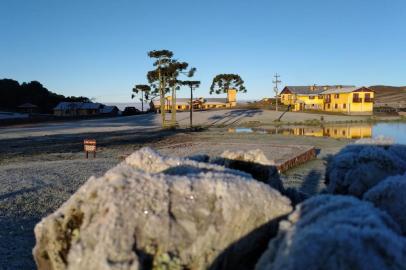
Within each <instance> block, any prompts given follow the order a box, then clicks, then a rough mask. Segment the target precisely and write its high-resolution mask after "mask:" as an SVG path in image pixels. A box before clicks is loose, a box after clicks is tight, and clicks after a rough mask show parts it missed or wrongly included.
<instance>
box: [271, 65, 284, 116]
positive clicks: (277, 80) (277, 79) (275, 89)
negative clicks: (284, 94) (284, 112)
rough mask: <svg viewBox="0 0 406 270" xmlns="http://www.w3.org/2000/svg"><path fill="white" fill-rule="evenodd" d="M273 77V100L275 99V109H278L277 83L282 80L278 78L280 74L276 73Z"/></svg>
mask: <svg viewBox="0 0 406 270" xmlns="http://www.w3.org/2000/svg"><path fill="white" fill-rule="evenodd" d="M274 77H275V80H274V81H272V82H273V83H274V84H275V87H274V88H273V91H274V92H275V100H276V105H275V110H276V111H278V95H279V89H278V84H279V83H281V82H282V81H280V80H279V78H280V77H281V76H280V75H278V73H276V74H275V75H274Z"/></svg>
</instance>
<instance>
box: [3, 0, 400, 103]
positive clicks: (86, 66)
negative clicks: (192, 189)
mask: <svg viewBox="0 0 406 270" xmlns="http://www.w3.org/2000/svg"><path fill="white" fill-rule="evenodd" d="M0 34H1V38H0V78H12V79H16V80H18V81H20V82H22V81H31V80H38V81H40V82H41V83H43V84H44V85H45V86H46V87H47V88H48V89H49V90H52V91H55V92H58V93H62V94H65V95H84V96H88V97H95V98H96V99H97V101H99V102H130V101H131V99H130V95H131V93H130V92H131V88H132V86H133V85H134V84H140V83H146V78H145V74H146V72H147V71H148V70H150V69H151V68H152V60H151V59H149V58H148V57H147V51H149V50H152V49H169V50H172V51H173V52H174V53H175V58H177V59H179V60H183V61H187V62H189V63H190V64H191V65H192V66H195V67H196V68H197V70H198V71H197V73H196V76H195V79H197V80H201V81H202V85H201V87H200V88H199V89H198V90H197V91H196V96H208V92H209V87H210V84H211V80H212V78H213V77H214V76H215V75H216V74H219V73H238V74H240V75H241V77H242V78H243V79H244V80H245V83H246V87H247V89H248V93H247V94H245V95H242V96H241V98H243V99H258V98H262V97H267V96H272V95H273V91H272V84H271V81H272V76H273V74H274V73H275V72H278V73H279V74H280V75H281V76H282V77H281V80H282V81H283V82H282V85H285V84H287V85H307V84H355V85H373V84H388V85H398V86H400V85H406V81H405V78H406V1H405V0H341V1H338V0H295V1H289V0H284V1H283V0H260V1H255V0H252V1H247V0H244V1H243V0H234V1H228V0H227V1H222V0H201V1H192V0H189V1H183V0H179V1H177V0H172V1H168V0H155V1H150V0H109V1H103V0H97V1H96V0H94V1H93V0H69V1H63V0H0ZM187 95H188V91H187V90H186V89H184V90H181V91H180V92H179V96H187Z"/></svg>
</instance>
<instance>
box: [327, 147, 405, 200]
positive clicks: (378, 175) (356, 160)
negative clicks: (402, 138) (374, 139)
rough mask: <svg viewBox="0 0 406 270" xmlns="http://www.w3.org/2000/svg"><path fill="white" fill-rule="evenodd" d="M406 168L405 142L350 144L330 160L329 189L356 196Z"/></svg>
mask: <svg viewBox="0 0 406 270" xmlns="http://www.w3.org/2000/svg"><path fill="white" fill-rule="evenodd" d="M405 171H406V146H405V145H390V146H376V145H350V146H347V147H346V148H344V149H343V150H341V151H340V152H339V153H338V154H337V155H336V156H335V157H334V158H332V160H331V161H330V162H329V164H328V166H327V170H326V182H327V183H326V184H327V191H328V192H329V193H335V194H350V195H354V196H357V197H360V198H361V197H362V195H363V194H364V193H365V192H366V191H368V190H369V189H370V188H372V187H373V186H375V185H376V184H378V183H379V182H380V181H382V180H384V179H385V178H387V177H388V176H392V175H397V174H403V173H404V172H405Z"/></svg>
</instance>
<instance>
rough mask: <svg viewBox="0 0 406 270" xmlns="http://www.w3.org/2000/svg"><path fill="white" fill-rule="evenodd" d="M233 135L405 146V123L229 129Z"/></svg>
mask: <svg viewBox="0 0 406 270" xmlns="http://www.w3.org/2000/svg"><path fill="white" fill-rule="evenodd" d="M228 132H233V133H251V132H255V133H266V134H280V135H296V136H314V137H331V138H336V139H340V138H343V139H361V138H377V137H381V136H383V137H385V138H390V139H393V140H394V142H395V143H400V144H406V123H377V124H374V125H373V124H361V125H354V124H351V125H329V126H325V127H289V126H283V127H272V128H266V129H264V128H229V129H228Z"/></svg>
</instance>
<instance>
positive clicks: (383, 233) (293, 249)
mask: <svg viewBox="0 0 406 270" xmlns="http://www.w3.org/2000/svg"><path fill="white" fill-rule="evenodd" d="M405 265H406V242H405V238H404V237H402V236H401V233H400V229H399V226H398V225H397V224H396V223H395V222H394V221H393V220H392V219H391V218H390V217H389V216H388V215H387V214H386V213H384V212H382V211H380V210H378V209H376V208H374V207H373V206H372V204H370V203H367V202H363V201H360V200H358V199H356V198H354V197H350V196H340V195H320V196H316V197H313V198H310V199H308V200H306V201H305V202H303V203H302V204H300V205H298V207H297V209H296V210H295V211H294V212H293V213H292V214H291V215H289V218H288V220H286V221H282V222H281V223H280V229H279V232H278V235H277V237H275V238H273V239H272V240H271V241H270V243H269V248H268V250H267V251H266V252H265V253H264V254H263V255H262V256H261V259H260V260H259V262H258V264H257V265H256V269H257V270H265V269H267V270H268V269H284V270H293V269H295V270H297V269H330V270H334V269H342V270H344V269H365V270H375V269H376V270H382V269H405Z"/></svg>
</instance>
